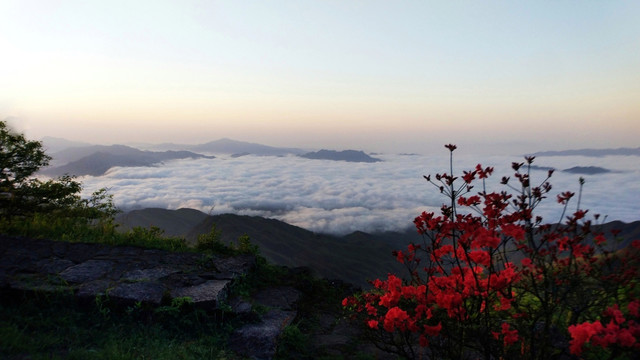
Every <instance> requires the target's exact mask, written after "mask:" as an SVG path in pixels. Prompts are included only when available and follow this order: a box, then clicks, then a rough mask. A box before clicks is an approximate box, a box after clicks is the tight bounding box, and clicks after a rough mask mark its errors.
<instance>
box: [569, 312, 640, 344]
mask: <svg viewBox="0 0 640 360" xmlns="http://www.w3.org/2000/svg"><path fill="white" fill-rule="evenodd" d="M639 308H640V301H639V300H634V301H632V302H630V303H629V305H628V309H629V315H631V316H633V317H634V318H635V319H629V320H627V319H626V318H625V316H624V315H623V314H622V311H620V309H619V308H618V305H617V304H616V305H613V306H611V307H609V308H607V310H606V311H605V312H604V314H603V315H604V316H605V317H607V318H610V319H611V320H610V321H609V323H608V324H607V325H602V323H601V322H600V320H596V321H594V322H584V323H581V324H577V325H571V326H569V333H570V334H571V345H570V350H571V353H573V354H575V355H580V354H581V353H582V351H583V349H584V346H585V344H586V343H591V344H592V345H593V346H599V347H602V348H607V347H611V346H613V345H615V346H618V347H621V348H627V349H629V350H634V351H640V341H639V340H640V323H639V322H638V319H639V314H638V309H639Z"/></svg>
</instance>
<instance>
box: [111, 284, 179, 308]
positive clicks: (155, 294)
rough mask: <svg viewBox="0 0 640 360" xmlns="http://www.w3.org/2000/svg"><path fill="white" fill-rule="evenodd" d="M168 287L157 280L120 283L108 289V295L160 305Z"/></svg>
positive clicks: (128, 300)
mask: <svg viewBox="0 0 640 360" xmlns="http://www.w3.org/2000/svg"><path fill="white" fill-rule="evenodd" d="M166 290H167V289H166V288H165V287H164V285H162V284H161V283H157V282H136V283H119V284H118V285H116V286H115V287H114V288H112V289H110V290H108V291H107V296H109V298H110V299H114V300H123V301H124V302H138V301H140V302H144V303H149V304H153V305H160V304H161V303H162V297H163V296H164V294H165V291H166Z"/></svg>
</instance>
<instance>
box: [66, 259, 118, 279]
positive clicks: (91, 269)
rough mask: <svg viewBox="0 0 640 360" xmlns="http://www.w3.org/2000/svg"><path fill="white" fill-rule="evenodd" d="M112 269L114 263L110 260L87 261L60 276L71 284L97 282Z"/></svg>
mask: <svg viewBox="0 0 640 360" xmlns="http://www.w3.org/2000/svg"><path fill="white" fill-rule="evenodd" d="M112 268H113V262H111V261H108V260H87V261H85V262H83V263H80V264H78V265H75V266H72V267H70V268H68V269H67V270H65V271H63V272H61V273H60V276H61V277H62V278H63V279H65V280H66V281H68V282H70V283H82V282H87V281H92V280H97V279H99V278H101V277H103V276H104V275H105V274H106V273H108V272H109V271H111V269H112Z"/></svg>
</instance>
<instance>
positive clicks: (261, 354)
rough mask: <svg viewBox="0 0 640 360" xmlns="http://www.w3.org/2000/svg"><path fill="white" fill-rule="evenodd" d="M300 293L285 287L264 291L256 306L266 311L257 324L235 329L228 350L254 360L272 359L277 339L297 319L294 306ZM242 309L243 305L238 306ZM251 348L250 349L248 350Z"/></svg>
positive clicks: (256, 298) (256, 301) (255, 296)
mask: <svg viewBox="0 0 640 360" xmlns="http://www.w3.org/2000/svg"><path fill="white" fill-rule="evenodd" d="M300 295H301V294H300V292H299V291H298V290H296V289H294V288H292V287H288V286H283V287H275V288H267V289H264V290H262V291H260V292H258V293H257V294H255V295H254V297H253V305H252V307H253V306H256V305H258V306H261V307H264V308H266V309H267V310H266V313H265V314H264V315H262V316H260V317H259V319H258V320H257V321H256V322H253V323H247V324H245V325H243V326H242V327H240V328H238V329H236V330H235V331H234V332H233V334H232V335H231V337H230V340H229V347H230V348H231V349H232V350H233V351H235V352H237V353H238V354H241V355H243V356H246V357H249V358H251V359H271V358H273V356H274V355H275V353H276V348H277V341H278V337H279V336H280V334H281V333H282V331H283V330H284V328H285V327H287V326H288V325H290V324H291V322H292V321H293V319H295V318H296V315H297V311H296V308H295V304H296V302H297V301H298V299H299V298H300ZM236 306H238V307H241V306H243V305H242V304H241V303H240V304H238V305H236ZM247 344H251V346H247Z"/></svg>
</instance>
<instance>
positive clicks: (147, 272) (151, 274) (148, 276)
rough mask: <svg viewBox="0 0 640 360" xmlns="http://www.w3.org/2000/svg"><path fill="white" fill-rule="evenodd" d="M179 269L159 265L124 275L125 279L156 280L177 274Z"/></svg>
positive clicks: (123, 278)
mask: <svg viewBox="0 0 640 360" xmlns="http://www.w3.org/2000/svg"><path fill="white" fill-rule="evenodd" d="M177 272H179V270H176V269H171V268H167V267H157V268H153V269H138V270H132V271H129V272H126V273H124V274H123V275H122V280H124V281H145V280H146V281H152V280H153V281H155V280H158V279H160V278H163V277H165V276H167V275H171V274H175V273H177Z"/></svg>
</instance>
